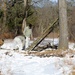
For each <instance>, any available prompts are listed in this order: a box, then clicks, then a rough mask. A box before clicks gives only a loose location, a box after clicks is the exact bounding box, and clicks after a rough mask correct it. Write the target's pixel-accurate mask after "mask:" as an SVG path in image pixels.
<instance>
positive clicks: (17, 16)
mask: <svg viewBox="0 0 75 75" xmlns="http://www.w3.org/2000/svg"><path fill="white" fill-rule="evenodd" d="M26 10H27V16H26V17H27V24H32V25H33V36H34V37H38V36H40V35H41V34H42V33H43V32H44V31H45V29H46V28H47V27H48V26H49V25H50V24H51V23H52V22H53V21H54V20H55V19H56V18H58V14H59V12H58V2H56V1H54V2H53V1H50V0H40V1H38V0H35V1H34V0H29V2H28V6H27V8H26ZM67 12H68V32H69V39H70V40H71V41H75V39H74V37H75V1H74V0H67ZM24 17H25V8H24V1H23V0H0V38H1V39H2V38H3V39H4V38H5V39H8V38H14V37H15V36H17V35H22V23H23V19H24ZM53 33H55V34H56V35H57V36H58V34H59V26H58V27H57V28H55V29H54V31H53Z"/></svg>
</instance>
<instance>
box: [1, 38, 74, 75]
mask: <svg viewBox="0 0 75 75" xmlns="http://www.w3.org/2000/svg"><path fill="white" fill-rule="evenodd" d="M46 40H50V41H51V40H53V39H45V41H44V42H42V43H45V44H46ZM57 40H58V39H56V40H55V41H56V42H55V43H57V42H58V41H57ZM48 42H49V41H48ZM13 45H14V42H13V40H5V43H4V45H3V46H2V47H4V49H0V75H68V74H69V73H71V71H72V68H73V67H74V66H75V56H74V57H73V58H70V57H69V54H68V55H66V56H65V57H63V58H61V57H37V56H26V55H25V54H23V53H21V52H17V51H14V50H13V47H14V46H13ZM73 47H74V44H73V43H69V48H71V49H75V48H73ZM70 75H71V74H70Z"/></svg>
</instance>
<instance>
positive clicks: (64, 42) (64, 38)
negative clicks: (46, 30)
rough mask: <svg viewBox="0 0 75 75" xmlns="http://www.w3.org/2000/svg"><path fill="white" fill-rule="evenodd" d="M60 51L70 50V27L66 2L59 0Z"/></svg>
mask: <svg viewBox="0 0 75 75" xmlns="http://www.w3.org/2000/svg"><path fill="white" fill-rule="evenodd" d="M59 26H60V34H59V35H60V37H59V49H68V25H67V5H66V0H59Z"/></svg>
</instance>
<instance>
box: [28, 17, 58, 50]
mask: <svg viewBox="0 0 75 75" xmlns="http://www.w3.org/2000/svg"><path fill="white" fill-rule="evenodd" d="M56 23H58V18H57V19H56V20H55V21H54V22H53V23H52V24H51V25H49V27H48V28H47V29H46V30H45V32H44V33H43V34H42V35H41V36H40V37H38V38H37V39H36V40H35V41H34V42H33V43H32V44H31V46H30V47H29V48H28V49H27V50H28V51H31V50H34V49H35V47H36V46H38V44H40V42H41V41H42V40H43V39H44V38H45V37H46V36H47V35H48V34H49V33H51V32H52V31H53V29H54V28H55V27H56V26H57V25H56Z"/></svg>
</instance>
